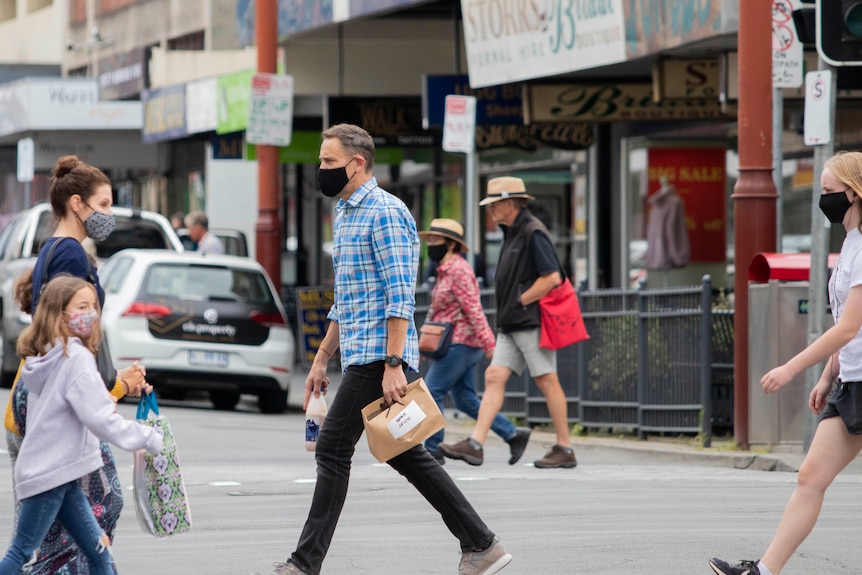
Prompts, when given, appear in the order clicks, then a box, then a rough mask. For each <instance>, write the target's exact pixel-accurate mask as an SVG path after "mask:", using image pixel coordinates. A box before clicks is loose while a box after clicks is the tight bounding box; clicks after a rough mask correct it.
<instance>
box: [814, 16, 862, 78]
mask: <svg viewBox="0 0 862 575" xmlns="http://www.w3.org/2000/svg"><path fill="white" fill-rule="evenodd" d="M817 52H818V53H819V54H820V57H821V58H822V59H823V61H824V62H827V63H828V64H831V65H832V66H862V0H817Z"/></svg>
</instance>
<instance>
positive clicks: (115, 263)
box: [99, 257, 133, 293]
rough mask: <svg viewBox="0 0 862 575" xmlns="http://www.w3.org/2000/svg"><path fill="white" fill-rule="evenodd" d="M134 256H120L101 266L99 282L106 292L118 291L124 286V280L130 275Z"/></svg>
mask: <svg viewBox="0 0 862 575" xmlns="http://www.w3.org/2000/svg"><path fill="white" fill-rule="evenodd" d="M132 263H133V261H132V258H126V257H119V258H116V259H112V260H111V261H109V262H108V263H106V264H105V265H104V266H102V267H101V268H99V282H100V283H101V284H102V289H103V290H105V293H117V292H118V291H120V288H121V287H122V286H123V280H124V279H125V278H126V277H127V276H128V275H129V269H130V268H131V267H132Z"/></svg>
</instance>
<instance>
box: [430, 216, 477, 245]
mask: <svg viewBox="0 0 862 575" xmlns="http://www.w3.org/2000/svg"><path fill="white" fill-rule="evenodd" d="M428 236H440V237H443V238H446V239H448V240H455V241H456V242H458V243H459V244H461V246H462V249H463V250H467V242H466V241H464V226H462V225H461V224H460V223H458V222H456V221H455V220H450V219H449V218H434V219H433V220H431V227H430V228H428V229H427V230H424V231H421V232H419V237H420V238H422V239H423V240H427V239H428Z"/></svg>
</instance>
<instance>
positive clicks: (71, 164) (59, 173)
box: [51, 156, 83, 179]
mask: <svg viewBox="0 0 862 575" xmlns="http://www.w3.org/2000/svg"><path fill="white" fill-rule="evenodd" d="M81 164H83V162H82V161H81V160H79V159H78V156H63V157H61V158H60V159H59V160H57V165H55V166H54V170H53V171H52V172H51V177H52V178H54V179H60V178H62V177H63V176H65V175H66V174H68V173H69V172H71V171H72V170H74V169H75V168H77V167H78V166H80V165H81Z"/></svg>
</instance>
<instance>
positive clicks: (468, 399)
mask: <svg viewBox="0 0 862 575" xmlns="http://www.w3.org/2000/svg"><path fill="white" fill-rule="evenodd" d="M483 355H484V352H483V351H482V349H481V348H478V347H470V346H469V345H450V346H449V350H448V351H447V352H446V355H444V356H443V357H441V358H440V359H437V360H434V363H432V364H431V367H430V368H429V369H428V373H427V374H425V383H426V385H428V390H429V391H430V392H431V395H433V396H434V400H435V401H436V402H437V407H439V408H440V411H443V399H445V397H446V394H447V393H449V392H450V391H451V392H452V400H453V401H454V402H455V407H457V408H458V409H459V410H460V411H463V412H464V413H465V414H467V415H468V416H470V417H472V418H473V419H476V418H477V417H478V415H479V403H480V402H479V398H478V397H477V396H476V364H477V363H479V360H481V359H482V356H483ZM491 431H493V432H494V433H496V434H497V435H499V436H500V437H502V438H503V441H509V440H510V439H512V438H513V437H514V436H515V425H514V424H513V423H512V422H511V421H509V420H508V419H506V418H505V417H504V416H502V415H500V414H499V413H498V414H497V416H496V417H495V418H494V421H493V422H492V423H491ZM443 437H444V430H442V429H441V430H440V431H438V432H437V433H435V434H434V435H432V436H431V437H429V438H428V439H427V440H425V449H427V450H428V451H436V450H437V446H438V445H440V444H441V443H442V442H443Z"/></svg>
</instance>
